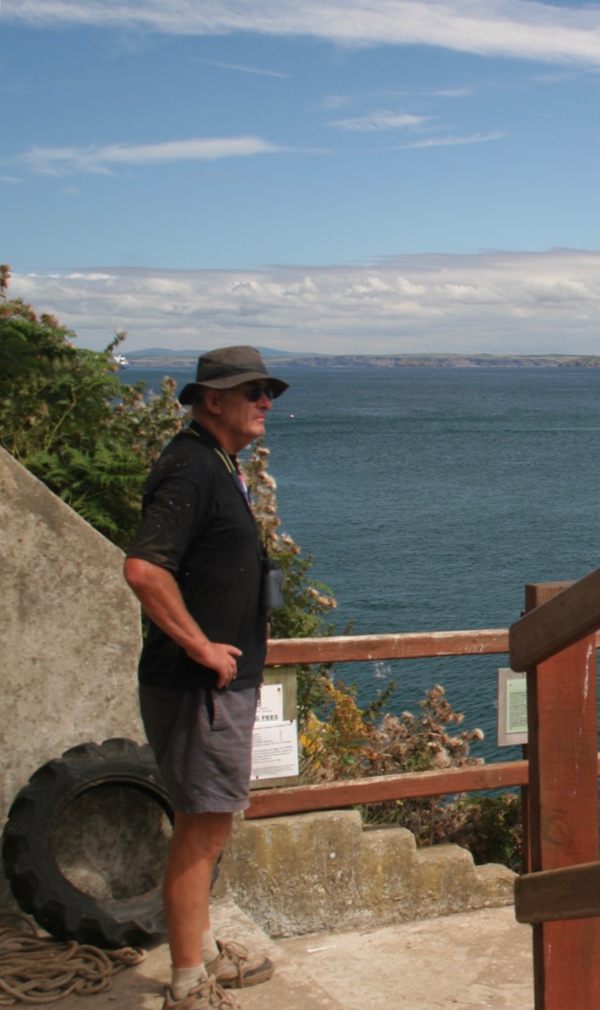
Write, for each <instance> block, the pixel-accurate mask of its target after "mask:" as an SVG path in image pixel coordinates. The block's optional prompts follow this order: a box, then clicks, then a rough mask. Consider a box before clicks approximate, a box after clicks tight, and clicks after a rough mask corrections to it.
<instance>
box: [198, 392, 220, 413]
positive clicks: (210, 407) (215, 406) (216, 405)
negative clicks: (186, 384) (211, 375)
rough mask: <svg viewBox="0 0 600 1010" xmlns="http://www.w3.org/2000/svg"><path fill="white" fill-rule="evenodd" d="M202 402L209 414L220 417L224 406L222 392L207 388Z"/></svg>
mask: <svg viewBox="0 0 600 1010" xmlns="http://www.w3.org/2000/svg"><path fill="white" fill-rule="evenodd" d="M202 402H203V403H204V407H205V409H206V410H207V411H208V413H209V414H213V415H218V414H220V413H221V409H222V404H221V393H220V390H218V389H211V387H210V386H208V387H206V388H205V391H204V396H203V397H202Z"/></svg>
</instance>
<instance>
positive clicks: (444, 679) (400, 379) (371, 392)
mask: <svg viewBox="0 0 600 1010" xmlns="http://www.w3.org/2000/svg"><path fill="white" fill-rule="evenodd" d="M168 374H170V375H171V376H173V378H175V379H176V380H177V382H178V388H180V387H181V386H182V385H184V384H185V382H187V381H189V380H190V379H193V378H194V375H193V370H189V369H187V370H184V369H170V370H169V371H168ZM276 374H277V375H280V376H281V377H282V378H283V379H285V380H286V381H288V382H289V383H290V388H289V390H288V391H287V392H286V393H285V395H284V396H283V397H281V398H280V399H278V400H275V401H274V405H273V410H272V411H271V413H270V415H269V418H268V425H267V438H266V444H267V445H268V447H269V449H270V451H271V455H270V472H271V473H272V475H273V476H274V478H275V480H276V482H277V504H278V510H279V514H280V517H281V521H282V525H281V530H282V531H283V532H286V533H289V534H290V536H292V537H293V539H294V540H295V541H296V542H297V543H298V544H299V546H300V547H301V549H302V553H303V555H304V556H307V557H310V558H312V559H313V567H312V575H313V576H314V578H315V579H317V580H319V581H320V582H322V583H324V584H325V585H326V586H328V587H329V589H330V590H331V592H332V594H333V596H334V597H335V598H336V600H337V608H336V610H335V611H333V612H332V613H331V621H332V622H333V624H334V626H335V629H336V633H338V634H343V633H348V630H349V629H351V633H352V634H389V633H397V632H415V631H424V630H446V629H447V630H465V629H474V628H506V627H508V626H509V625H510V624H511V623H512V622H513V621H515V620H517V619H518V617H519V615H520V613H521V611H522V608H523V599H524V586H525V584H526V583H529V582H545V581H555V580H559V581H564V580H575V579H578V578H581V577H582V576H583V575H585V574H587V573H588V572H589V571H591V570H592V569H594V568H596V567H597V566H598V564H599V563H600V562H599V557H600V537H599V522H598V512H599V495H600V369H593V368H583V367H573V368H546V367H529V368H519V367H512V368H508V367H507V368H504V367H497V366H491V367H472V368H431V367H403V368H381V367H348V368H336V367H330V368H319V369H315V368H308V367H302V368H301V367H292V366H289V365H288V366H287V367H286V366H285V365H284V366H282V367H278V368H277V371H276ZM162 375H163V370H161V369H139V368H136V367H133V366H132V367H130V368H127V369H123V370H122V371H121V372H120V373H119V377H120V378H121V380H122V381H123V382H127V383H135V382H138V381H140V380H143V381H145V382H146V383H147V384H148V389H149V390H152V389H156V388H158V385H159V384H160V380H161V378H162ZM506 666H508V657H507V656H501V655H495V656H470V657H447V658H435V659H428V660H397V661H392V662H370V663H352V664H343V665H339V666H337V667H336V668H335V670H334V675H335V676H336V677H338V678H340V679H342V680H343V681H344V682H345V683H352V684H354V685H355V686H356V689H357V696H358V700H359V702H360V703H361V704H366V703H368V702H369V701H372V700H374V699H376V698H377V697H378V696H379V695H380V694H381V691H382V690H384V689H385V688H386V687H387V686H388V685H389V683H390V681H394V682H395V684H396V687H395V691H394V694H393V696H392V697H391V699H390V701H389V703H388V705H387V709H388V710H389V711H392V712H396V713H400V712H402V711H404V710H407V709H408V710H410V711H412V712H415V713H417V712H418V711H419V702H420V701H421V700H422V699H423V697H424V695H425V692H426V691H427V690H428V689H429V688H430V687H432V686H433V685H434V684H442V685H444V687H445V689H446V694H447V697H448V699H449V701H450V703H451V705H452V706H453V708H454V709H455V710H456V711H459V712H462V713H463V714H464V724H463V725H464V727H467V728H475V727H478V728H480V729H482V730H483V731H484V734H485V739H484V741H483V742H482V743H480V744H475V745H474V746H473V749H472V754H473V756H480V757H484V758H485V759H486V760H488V761H489V760H513V759H514V758H516V757H519V756H520V748H516V747H502V748H499V747H498V746H497V707H498V706H497V697H498V687H497V674H498V669H499V668H500V667H506Z"/></svg>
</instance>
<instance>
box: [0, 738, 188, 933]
mask: <svg viewBox="0 0 600 1010" xmlns="http://www.w3.org/2000/svg"><path fill="white" fill-rule="evenodd" d="M99 785H111V786H119V785H123V786H126V787H128V788H129V789H131V788H133V789H135V790H139V791H141V792H142V793H144V794H146V796H148V797H150V798H151V799H152V800H153V801H156V803H158V804H159V806H160V807H161V808H162V810H163V811H164V812H165V813H166V815H167V816H168V818H169V820H170V821H171V822H172V820H173V812H172V808H171V805H170V803H169V799H168V797H167V793H166V791H165V788H164V786H163V784H162V781H161V777H160V772H159V771H158V768H157V766H156V763H155V760H154V755H153V753H152V751H151V749H150V747H148V746H147V745H146V746H140V745H138V744H136V743H134V742H133V741H132V740H125V739H113V740H105V741H104V743H102V744H94V743H86V744H81V745H80V746H78V747H72V748H71V749H70V750H67V751H65V753H64V754H63V755H62V757H61V758H59V759H56V760H53V761H49V762H48V763H47V764H45V765H42V767H41V768H39V769H38V770H37V771H36V772H35V773H34V774H33V775H32V777H31V779H30V780H29V783H28V785H26V786H25V787H24V788H23V789H21V791H20V792H19V793H18V795H17V797H16V798H15V800H14V802H13V804H12V806H11V808H10V810H9V814H8V820H7V822H6V826H5V828H4V832H3V838H2V858H3V862H4V872H5V874H6V876H7V878H8V880H9V882H10V885H11V889H12V892H13V894H14V896H15V898H16V900H17V902H18V903H19V905H20V907H21V908H22V909H23V911H25V912H28V913H30V914H31V915H33V917H34V918H35V919H36V921H37V922H38V923H39V925H40V926H42V927H43V928H44V929H46V930H47V931H48V932H49V933H51V934H52V935H53V936H55V937H57V938H58V939H75V940H79V941H80V942H81V943H89V944H94V945H95V946H98V947H108V948H119V947H128V946H148V945H149V944H151V943H153V942H155V941H156V940H157V939H158V938H159V937H160V936H162V935H163V933H164V920H163V911H162V897H161V893H160V888H159V887H158V886H157V887H153V888H152V889H151V890H149V891H147V892H146V893H144V894H141V895H136V896H135V897H132V898H124V899H114V898H113V899H110V900H105V901H103V900H97V899H96V898H94V897H92V896H91V895H89V894H86V893H85V892H83V891H81V890H79V889H78V888H77V887H75V885H74V884H72V883H71V882H70V881H69V880H68V879H67V878H66V877H65V876H64V875H63V873H62V872H61V869H60V867H59V865H58V863H57V860H56V858H55V854H54V852H53V845H52V828H53V824H56V823H57V820H58V819H59V818H60V815H61V812H63V811H65V810H66V808H67V806H68V805H69V804H70V803H72V802H73V800H74V799H75V798H76V797H78V796H81V794H82V793H84V792H86V791H87V790H90V789H94V788H95V787H96V786H99Z"/></svg>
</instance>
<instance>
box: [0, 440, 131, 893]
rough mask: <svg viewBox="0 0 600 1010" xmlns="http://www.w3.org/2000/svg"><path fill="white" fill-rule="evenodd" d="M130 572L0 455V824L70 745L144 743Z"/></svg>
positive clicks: (21, 470) (47, 493)
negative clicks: (41, 770)
mask: <svg viewBox="0 0 600 1010" xmlns="http://www.w3.org/2000/svg"><path fill="white" fill-rule="evenodd" d="M122 563H123V555H122V552H121V551H120V550H119V549H118V548H117V547H115V546H114V545H113V544H111V543H110V542H109V541H108V540H106V539H105V538H104V537H102V536H101V535H100V534H99V533H97V532H96V531H95V530H94V529H92V527H91V526H89V525H88V523H86V522H84V520H83V519H81V518H80V517H79V516H78V515H76V514H75V513H74V512H73V511H72V509H70V508H69V507H68V506H67V505H65V504H64V502H62V501H61V500H60V499H59V498H57V497H56V496H55V495H53V494H52V493H51V492H50V491H48V489H47V488H46V487H45V485H44V484H42V483H41V482H40V481H38V480H37V479H36V478H35V477H33V476H32V475H31V474H30V473H29V472H28V471H27V470H25V469H24V467H22V466H20V464H18V463H17V462H16V461H15V460H14V459H13V458H12V457H11V456H10V455H9V454H8V453H7V452H5V451H4V450H3V449H0V599H1V606H0V679H1V684H2V719H1V720H0V757H1V760H0V825H2V824H4V821H5V818H6V814H7V811H8V807H9V805H10V803H11V801H12V799H13V797H14V796H15V794H16V793H17V791H18V790H19V789H20V788H21V787H22V786H23V785H24V784H25V783H26V782H27V780H28V779H29V777H30V775H31V774H32V773H33V772H34V771H35V769H36V768H38V767H39V766H40V765H41V764H43V763H44V762H45V761H47V760H49V759H50V758H54V757H60V755H61V753H62V752H63V751H64V750H66V749H67V748H68V747H71V746H73V745H75V744H77V743H83V742H85V741H88V740H95V741H98V742H100V741H102V740H105V739H107V738H109V737H113V736H126V737H130V738H131V739H134V740H142V739H143V732H142V729H141V726H140V722H139V716H138V710H137V696H136V666H137V658H138V655H139V650H140V645H141V635H140V611H139V606H138V603H137V601H136V600H135V598H134V596H133V595H132V593H131V591H130V590H129V588H128V587H127V586H126V585H125V583H124V581H123V577H122V574H121V571H122ZM1 891H2V887H1V886H0V892H1Z"/></svg>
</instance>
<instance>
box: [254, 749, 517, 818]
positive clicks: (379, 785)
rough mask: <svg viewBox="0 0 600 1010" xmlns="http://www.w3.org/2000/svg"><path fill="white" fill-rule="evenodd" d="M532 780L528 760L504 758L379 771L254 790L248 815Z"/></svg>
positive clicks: (338, 806)
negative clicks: (435, 767)
mask: <svg viewBox="0 0 600 1010" xmlns="http://www.w3.org/2000/svg"><path fill="white" fill-rule="evenodd" d="M526 783H527V761H498V762H495V763H492V764H487V765H486V764H481V765H479V764H478V765H466V766H465V767H464V768H444V769H443V770H442V771H424V772H403V773H402V774H400V775H374V776H372V777H371V778H362V779H345V780H342V781H337V782H324V783H322V784H319V785H314V786H287V787H280V788H276V789H253V790H252V792H251V793H250V807H249V808H248V810H246V813H245V816H246V817H247V818H258V817H279V816H281V815H282V814H300V813H306V812H307V811H309V810H338V809H341V808H342V807H353V806H356V805H357V804H360V803H382V802H383V801H385V800H400V799H403V800H405V799H409V798H412V799H415V798H421V797H425V796H446V795H448V794H452V793H468V792H474V791H475V790H478V789H501V788H505V789H508V788H509V787H511V786H522V785H525V784H526Z"/></svg>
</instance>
